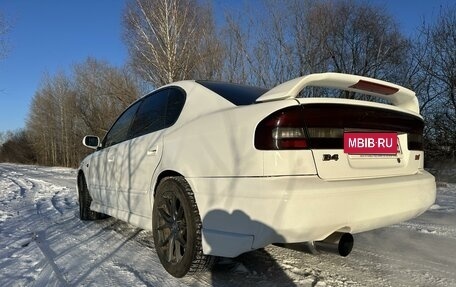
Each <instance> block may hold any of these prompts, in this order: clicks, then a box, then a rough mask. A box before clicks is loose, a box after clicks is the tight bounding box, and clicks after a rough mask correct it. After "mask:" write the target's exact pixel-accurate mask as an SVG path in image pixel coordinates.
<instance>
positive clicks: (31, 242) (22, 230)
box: [0, 164, 456, 287]
mask: <svg viewBox="0 0 456 287" xmlns="http://www.w3.org/2000/svg"><path fill="white" fill-rule="evenodd" d="M75 177H76V173H75V170H72V169H65V168H45V167H32V166H22V165H11V164H0V286H222V287H223V286H456V184H455V183H441V184H439V190H438V195H437V196H438V198H437V203H436V205H434V206H433V207H432V208H431V210H429V211H428V212H426V213H425V214H424V215H422V216H420V217H419V218H416V219H414V220H411V221H409V222H405V223H402V224H398V225H395V226H392V227H388V228H383V229H380V230H376V231H373V232H366V233H363V234H358V235H355V246H354V250H353V252H352V254H350V256H349V257H347V258H341V257H337V256H335V255H330V254H321V255H319V256H315V255H310V254H305V253H301V252H298V251H293V250H289V249H283V248H280V247H275V246H270V247H267V248H266V249H264V250H259V251H254V252H250V253H247V254H244V255H241V256H239V257H238V258H235V259H233V260H226V261H224V262H221V263H220V264H219V265H218V266H216V268H215V270H213V271H211V272H206V273H203V274H200V275H198V276H187V277H185V278H184V279H175V278H173V277H171V276H169V275H168V274H167V273H166V272H165V271H164V270H163V268H162V267H161V265H160V263H159V261H158V258H157V255H156V254H155V251H154V249H153V248H152V241H151V240H152V238H151V237H152V236H151V233H150V232H146V231H143V230H140V229H137V228H134V227H133V226H130V225H128V224H125V223H122V222H120V221H117V220H115V219H112V218H111V219H107V220H102V221H97V222H82V221H80V220H79V219H78V218H77V212H78V204H77V194H76V188H75V185H76V182H75Z"/></svg>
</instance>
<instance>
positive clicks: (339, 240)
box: [274, 232, 354, 257]
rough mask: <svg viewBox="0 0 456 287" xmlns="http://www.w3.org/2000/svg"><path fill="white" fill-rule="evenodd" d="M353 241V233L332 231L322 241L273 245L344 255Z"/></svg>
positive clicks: (350, 248) (309, 251) (351, 247)
mask: <svg viewBox="0 0 456 287" xmlns="http://www.w3.org/2000/svg"><path fill="white" fill-rule="evenodd" d="M353 243H354V240H353V235H351V234H350V233H343V232H334V233H332V234H331V235H329V236H328V237H326V238H325V239H323V240H322V241H313V242H303V243H276V244H274V245H276V246H280V247H284V248H288V249H293V250H296V251H301V252H306V253H311V254H318V253H319V252H330V253H334V254H337V255H340V256H342V257H346V256H348V254H350V252H351V251H352V249H353Z"/></svg>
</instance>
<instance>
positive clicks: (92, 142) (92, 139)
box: [82, 136, 100, 149]
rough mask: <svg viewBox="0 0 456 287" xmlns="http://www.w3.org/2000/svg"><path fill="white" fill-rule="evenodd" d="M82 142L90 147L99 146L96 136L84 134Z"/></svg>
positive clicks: (95, 147) (98, 139)
mask: <svg viewBox="0 0 456 287" xmlns="http://www.w3.org/2000/svg"><path fill="white" fill-rule="evenodd" d="M82 144H83V145H85V146H86V147H88V148H91V149H97V148H98V147H99V146H100V138H99V137H96V136H85V137H84V139H82Z"/></svg>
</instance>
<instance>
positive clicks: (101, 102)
mask: <svg viewBox="0 0 456 287" xmlns="http://www.w3.org/2000/svg"><path fill="white" fill-rule="evenodd" d="M74 85H75V91H76V94H77V99H76V107H77V111H78V113H79V116H78V120H79V121H81V123H79V126H84V127H86V128H84V132H90V133H93V134H95V135H98V136H103V135H104V134H105V133H106V132H107V129H108V128H109V127H110V125H111V124H112V123H113V121H114V120H115V119H116V117H117V116H118V115H119V113H120V112H121V111H122V110H124V109H125V108H126V107H127V106H129V105H130V104H131V103H132V102H133V101H134V100H136V99H137V98H138V97H139V96H140V95H141V91H140V90H138V85H137V82H136V80H135V78H134V77H133V75H132V74H131V73H130V72H129V71H128V70H127V69H125V68H122V69H119V68H115V67H112V66H110V65H109V64H108V63H107V62H104V61H100V60H96V59H93V58H88V59H87V60H86V61H85V62H84V63H82V64H78V65H76V66H75V67H74Z"/></svg>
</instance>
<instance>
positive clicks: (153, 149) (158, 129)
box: [118, 88, 185, 216]
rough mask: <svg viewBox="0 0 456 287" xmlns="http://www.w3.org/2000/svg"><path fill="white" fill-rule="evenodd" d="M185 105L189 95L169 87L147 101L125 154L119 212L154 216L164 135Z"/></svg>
mask: <svg viewBox="0 0 456 287" xmlns="http://www.w3.org/2000/svg"><path fill="white" fill-rule="evenodd" d="M184 102H185V94H184V93H183V92H181V91H180V90H178V89H177V88H165V89H162V90H159V91H157V92H154V93H152V94H150V95H148V96H146V97H145V98H144V99H143V101H142V104H141V106H140V107H139V110H138V112H137V114H136V118H135V120H134V122H133V124H132V126H131V130H130V138H131V140H130V141H128V147H127V149H126V150H125V152H124V153H123V159H122V162H123V165H122V167H121V168H122V170H121V176H120V192H119V201H118V208H119V209H121V210H124V211H129V212H132V213H135V214H139V215H143V216H151V213H150V204H151V202H150V197H149V196H148V195H149V191H150V190H151V180H152V177H153V174H154V172H155V170H156V169H157V166H158V165H159V163H160V160H161V157H162V154H163V134H164V131H165V128H167V127H169V126H171V125H172V124H174V122H175V121H176V119H177V117H178V116H179V114H180V111H181V110H182V107H183V104H184ZM176 112H177V113H176Z"/></svg>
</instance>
